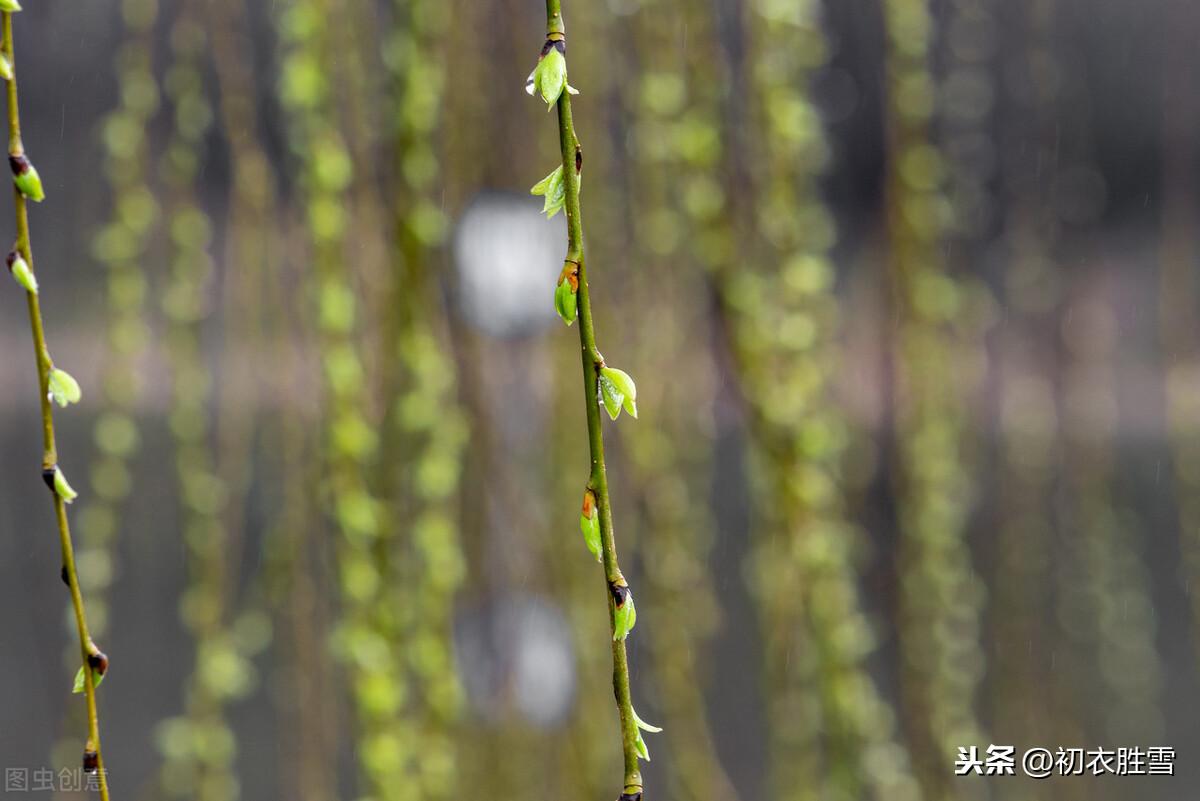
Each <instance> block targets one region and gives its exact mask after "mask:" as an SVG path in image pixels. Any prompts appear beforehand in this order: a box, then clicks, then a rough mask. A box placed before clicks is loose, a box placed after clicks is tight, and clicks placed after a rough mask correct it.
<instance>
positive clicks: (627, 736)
mask: <svg viewBox="0 0 1200 801" xmlns="http://www.w3.org/2000/svg"><path fill="white" fill-rule="evenodd" d="M546 38H547V40H549V41H563V42H564V43H565V40H566V27H565V25H564V23H563V16H562V0H546ZM558 131H559V143H560V147H561V152H562V167H563V179H564V181H565V183H566V202H565V206H564V210H565V212H566V215H567V256H566V262H568V263H571V264H575V265H578V268H579V290H578V306H579V344H580V351H581V355H582V360H583V394H584V402H585V404H586V408H587V426H588V444H589V448H590V451H591V461H592V468H591V476H590V478H589V480H588V488H589V489H591V490H592V492H593V493H595V495H596V501H597V507H598V509H599V513H600V544H601V554H602V557H603V562H604V574H605V593H604V594H605V597H606V598H607V599H608V606H609V619H610V621H613V622H614V623H613V624H614V626H615V620H616V606H615V600H614V598H613V593H612V592H611V591H610V589H609V588H610V587H613V586H623V585H624V584H625V579H624V577H623V576H622V575H621V569H620V567H619V566H618V564H617V547H616V540H615V538H614V536H613V523H612V505H611V503H610V501H609V496H608V474H607V471H606V469H605V465H604V436H603V431H602V429H601V418H600V400H599V392H598V390H599V383H598V382H599V375H600V368H601V367H602V366H603V364H604V360H603V359H602V358H601V356H600V352H599V350H597V348H596V333H595V328H594V324H593V320H592V305H591V298H590V295H589V291H588V280H587V266H586V263H585V259H584V253H583V219H582V216H581V214H580V205H579V177H580V173H581V171H582V167H583V161H582V158H583V150H582V148H581V147H580V144H579V139H578V137H577V136H576V135H575V126H574V123H573V121H572V117H571V96H570V93H569V92H567V91H565V90H564V91H563V93H562V94H561V95H560V96H559V98H558ZM612 658H613V691H614V694H615V695H616V700H617V710H618V712H619V713H620V719H621V749H622V753H623V757H624V772H625V775H624V783H623V791H622V798H641V795H642V775H641V772H640V771H639V769H638V753H637V737H638V731H637V724H636V722H635V718H634V714H633V700H632V696H631V694H630V688H629V665H628V660H627V657H626V649H625V640H624V639H623V638H618V639H614V640H613V643H612Z"/></svg>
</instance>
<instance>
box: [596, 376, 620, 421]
mask: <svg viewBox="0 0 1200 801" xmlns="http://www.w3.org/2000/svg"><path fill="white" fill-rule="evenodd" d="M597 383H598V384H599V385H600V387H599V392H600V403H602V404H603V405H604V410H605V411H606V412H608V416H609V417H611V418H612V419H613V420H616V419H617V418H618V417H620V416H621V404H622V403H624V402H625V396H624V395H623V394H621V390H619V389H617V385H616V384H614V383H613V382H612V379H611V378H609V377H608V376H606V375H605V374H604V371H603V370H601V371H600V378H599V380H598V381H597Z"/></svg>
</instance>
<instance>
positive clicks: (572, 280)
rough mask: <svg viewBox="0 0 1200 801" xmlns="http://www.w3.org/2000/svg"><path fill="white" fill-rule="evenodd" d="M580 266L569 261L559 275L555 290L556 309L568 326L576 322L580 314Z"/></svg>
mask: <svg viewBox="0 0 1200 801" xmlns="http://www.w3.org/2000/svg"><path fill="white" fill-rule="evenodd" d="M578 292H579V265H578V264H576V263H575V262H573V261H568V262H567V263H566V264H564V265H563V269H562V272H561V273H559V275H558V286H556V287H555V288H554V308H555V310H556V311H557V312H558V316H559V317H561V318H562V321H563V322H564V323H566V324H567V325H570V324H571V323H573V322H575V317H576V315H577V314H578V313H579V297H578V296H577V293H578Z"/></svg>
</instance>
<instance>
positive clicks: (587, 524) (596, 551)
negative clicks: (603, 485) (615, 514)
mask: <svg viewBox="0 0 1200 801" xmlns="http://www.w3.org/2000/svg"><path fill="white" fill-rule="evenodd" d="M579 528H580V529H581V530H582V531H583V541H584V543H585V544H586V545H587V548H588V550H589V551H591V552H592V554H593V555H594V556H595V557H596V561H597V562H600V561H602V559H601V556H600V510H599V509H598V508H597V506H596V493H594V492H592V491H591V490H588V491H587V492H585V493H583V512H582V513H581V514H580V515H579Z"/></svg>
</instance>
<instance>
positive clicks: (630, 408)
mask: <svg viewBox="0 0 1200 801" xmlns="http://www.w3.org/2000/svg"><path fill="white" fill-rule="evenodd" d="M600 378H601V380H603V379H606V378H607V379H608V382H609V383H610V384H611V385H612V386H613V387H614V388H615V389H616V393H615V395H614V397H615V396H617V395H619V396H620V398H621V401H620V403H619V404H618V405H622V406H624V407H625V411H627V412H629V416H630V417H632V418H633V419H635V420H636V419H637V386H636V385H635V384H634V383H633V379H632V378H630V376H629V373H627V372H625V371H624V370H618V369H616V368H615V367H602V368H600ZM609 414H612V412H611V411H610V412H609ZM613 419H614V420H615V419H616V417H613Z"/></svg>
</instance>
